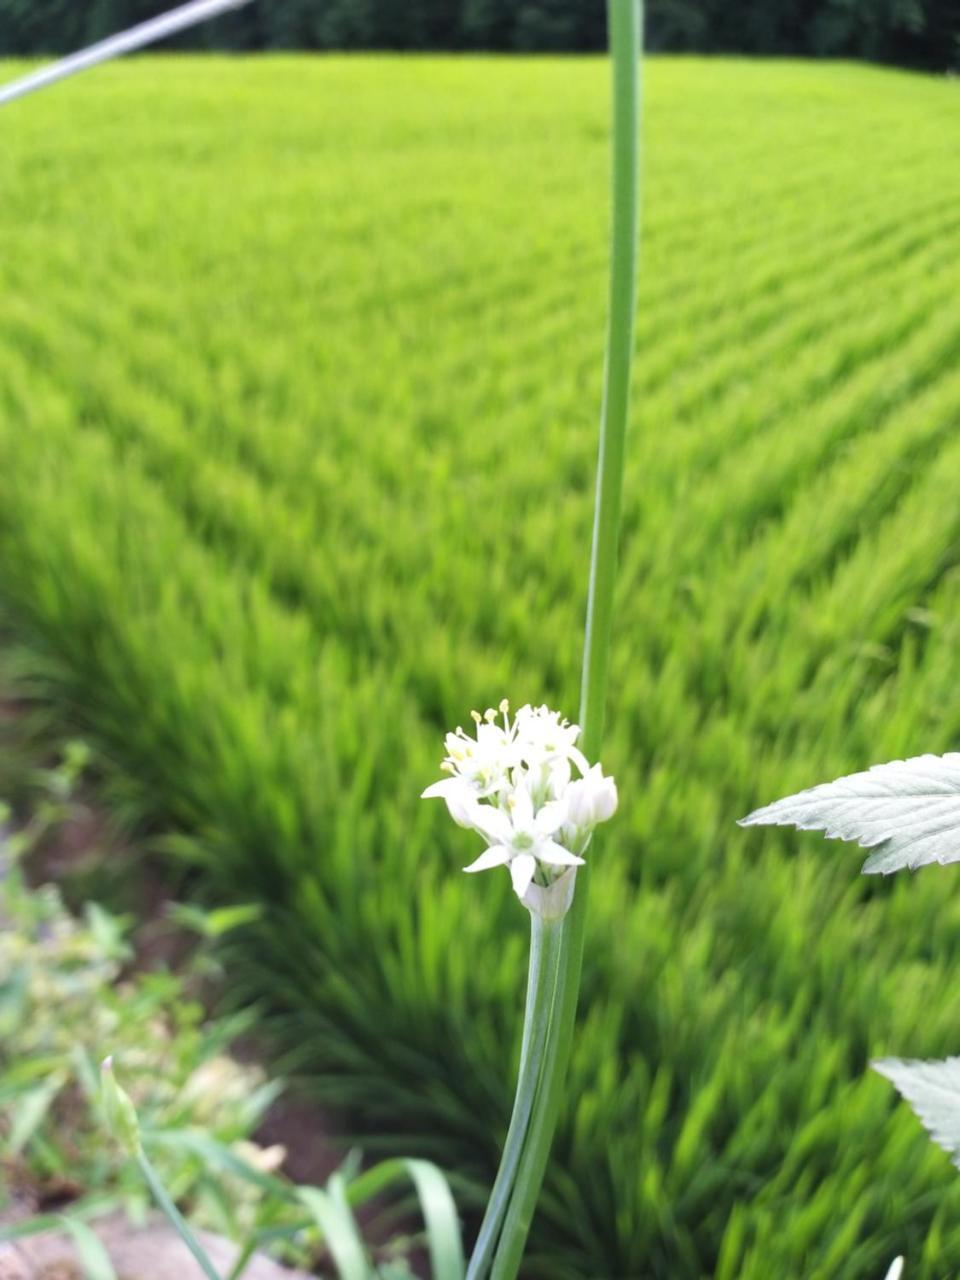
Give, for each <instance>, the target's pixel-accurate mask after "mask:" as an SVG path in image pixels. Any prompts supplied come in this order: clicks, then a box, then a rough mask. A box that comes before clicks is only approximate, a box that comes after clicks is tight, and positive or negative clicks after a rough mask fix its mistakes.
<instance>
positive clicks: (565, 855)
mask: <svg viewBox="0 0 960 1280" xmlns="http://www.w3.org/2000/svg"><path fill="white" fill-rule="evenodd" d="M537 857H538V858H539V859H540V861H541V862H546V863H547V864H548V865H549V866H551V867H582V866H583V865H584V863H583V859H582V858H578V857H577V855H576V854H575V853H571V852H570V850H569V849H565V848H564V847H563V845H562V844H557V842H556V840H544V842H543V844H538V845H537Z"/></svg>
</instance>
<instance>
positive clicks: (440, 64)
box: [0, 58, 960, 1280]
mask: <svg viewBox="0 0 960 1280" xmlns="http://www.w3.org/2000/svg"><path fill="white" fill-rule="evenodd" d="M606 91H607V82H606V74H605V68H604V66H603V65H602V64H601V63H600V62H599V61H591V60H582V61H573V60H557V61H552V60H533V61H526V62H525V61H519V60H513V61H498V60H489V59H487V60H469V59H451V60H442V59H437V60H414V61H402V60H396V59H385V58H377V59H360V58H357V59H320V60H306V59H294V58H290V59H264V60H261V61H258V62H241V61H229V60H200V59H184V60H178V61H172V60H170V61H162V60H144V61H139V62H136V63H129V64H126V65H123V66H115V67H111V68H109V69H106V70H104V71H103V72H101V73H98V75H97V76H96V77H93V76H91V77H90V78H88V79H86V80H83V81H77V82H76V83H74V84H71V85H70V86H65V87H63V88H62V89H60V90H58V91H57V92H51V93H49V94H47V95H44V96H43V97H40V98H37V99H35V100H34V101H32V102H24V103H23V104H20V105H18V106H17V107H16V108H11V109H9V110H8V111H7V112H5V113H4V115H3V116H2V118H0V129H2V146H0V234H2V238H3V243H4V246H5V251H4V254H3V256H2V261H0V276H2V281H3V296H4V305H3V307H2V308H0V565H2V576H0V591H2V593H3V596H4V598H5V600H6V601H7V603H8V604H9V605H10V606H12V607H13V608H14V610H15V611H16V613H17V614H18V616H19V619H20V623H21V626H22V628H23V634H24V635H25V636H27V637H28V638H29V640H30V641H31V643H32V644H33V645H34V647H35V649H36V651H37V653H38V654H40V655H42V656H43V657H44V658H45V659H46V660H47V669H48V673H49V677H50V680H51V683H52V684H54V685H55V688H56V692H57V694H58V696H59V697H60V698H61V699H62V700H63V702H64V703H65V705H67V706H68V707H70V708H71V709H72V711H73V714H74V716H75V717H76V718H77V719H78V720H79V721H80V722H81V725H82V727H83V729H84V730H85V731H86V732H88V733H90V734H91V735H93V736H95V737H96V739H97V740H98V741H99V742H100V744H101V745H102V746H103V747H104V748H105V749H106V750H107V751H108V752H109V753H110V754H111V755H112V756H113V758H114V759H115V761H116V763H117V765H118V768H119V770H120V772H121V776H122V777H124V778H126V780H127V784H126V786H125V787H124V788H123V790H122V793H121V795H120V800H121V802H123V803H125V804H127V805H129V806H130V807H131V808H133V809H134V810H135V811H136V812H138V813H141V814H143V815H146V816H149V817H151V818H156V819H159V820H162V821H164V822H167V823H172V824H174V825H175V826H176V827H177V828H178V829H179V830H181V831H182V832H184V833H186V834H187V835H189V837H190V839H189V840H187V841H181V842H180V844H179V846H178V847H179V849H180V850H181V851H182V852H184V853H186V854H188V855H189V856H192V857H195V858H200V859H202V860H203V862H204V863H205V865H206V866H207V867H208V869H209V872H210V875H211V877H212V879H213V882H214V884H215V885H216V886H217V889H218V892H219V893H221V894H222V895H229V896H240V897H244V898H247V897H250V896H251V895H256V896H257V897H260V898H262V899H263V900H264V901H265V902H267V903H268V904H270V912H269V914H268V918H267V921H268V922H267V925H266V927H265V929H264V932H263V935H262V936H261V937H259V938H258V939H256V942H255V945H252V946H250V947H248V948H247V949H246V950H245V952H244V954H242V955H239V956H238V957H237V959H236V965H235V969H234V972H235V975H236V979H237V984H238V991H245V992H248V993H252V992H256V993H258V994H263V993H267V994H268V995H269V997H270V1000H271V1002H272V1005H273V1008H274V1009H275V1010H276V1011H277V1012H278V1013H279V1014H281V1015H282V1016H285V1019H286V1022H285V1031H286V1034H287V1038H288V1040H289V1042H290V1043H291V1044H293V1045H295V1046H296V1047H297V1048H298V1049H299V1051H300V1062H301V1063H302V1065H303V1067H304V1068H305V1069H306V1070H308V1071H309V1072H310V1073H311V1075H312V1077H313V1079H314V1080H315V1082H316V1085H317V1088H318V1089H319V1090H320V1091H321V1092H322V1093H323V1094H324V1096H325V1097H327V1098H328V1099H329V1100H331V1101H334V1102H339V1103H347V1104H350V1105H352V1106H354V1107H356V1108H357V1109H358V1113H359V1122H360V1124H362V1126H363V1127H364V1128H366V1129H370V1130H373V1131H376V1132H377V1133H379V1134H380V1135H382V1136H383V1137H384V1139H385V1140H386V1142H387V1143H388V1144H389V1142H390V1140H392V1139H397V1140H399V1142H400V1143H401V1144H402V1146H403V1148H404V1149H405V1150H407V1149H412V1142H414V1143H417V1144H419V1150H420V1151H421V1152H423V1153H424V1154H427V1155H432V1156H434V1157H436V1158H438V1159H440V1160H441V1161H443V1162H445V1163H446V1164H447V1165H448V1166H450V1167H452V1168H455V1169H457V1170H459V1171H460V1172H461V1173H462V1174H465V1175H472V1176H476V1177H478V1178H482V1177H487V1176H489V1174H490V1172H491V1170H492V1168H493V1166H494V1163H495V1159H496V1153H497V1148H498V1142H499V1138H500V1133H501V1131H502V1126H503V1125H504V1124H505V1121H506V1114H507V1108H508V1104H509V1084H508V1080H507V1076H508V1074H509V1073H508V1072H507V1071H506V1070H505V1062H506V1061H507V1060H509V1059H510V1056H511V1054H512V1053H514V1052H515V1048H516V1045H515V1040H516V1035H517V1032H518V1030H519V1011H520V1005H521V1001H522V987H523V972H522V970H523V950H524V929H525V921H524V920H523V919H522V918H520V916H519V915H518V912H517V910H516V907H515V904H514V903H513V902H512V901H510V895H509V889H508V886H507V885H506V884H505V883H504V884H500V885H499V886H498V885H497V884H496V883H484V884H483V885H477V884H473V883H469V882H466V881H464V880H462V879H461V878H460V877H459V876H458V869H459V867H460V866H461V865H462V863H463V861H464V857H465V854H464V848H463V844H462V841H461V840H459V839H458V833H456V832H451V831H449V830H448V824H447V823H446V822H445V821H444V818H443V815H442V814H440V813H439V812H438V811H437V810H435V809H434V808H433V807H432V806H427V805H421V804H420V803H419V801H418V800H417V796H418V794H419V791H420V790H421V788H422V787H423V785H424V784H425V782H427V781H429V780H430V779H432V778H433V777H434V775H435V769H436V760H437V754H438V742H439V734H440V732H441V731H442V729H444V728H446V727H447V726H448V725H449V724H450V723H455V722H456V721H457V719H458V718H463V716H464V714H465V711H466V710H467V709H468V708H469V706H471V705H486V704H487V703H488V702H490V701H497V700H499V698H500V697H501V696H502V695H503V694H504V693H506V694H508V695H509V696H511V697H512V698H513V699H514V700H515V701H522V700H525V699H530V700H541V699H542V700H548V701H550V702H551V703H552V704H554V705H558V706H562V707H565V708H568V709H572V708H573V707H574V706H575V702H576V689H577V676H578V669H579V659H580V633H581V623H582V614H583V606H584V601H583V595H582V593H583V583H584V581H585V576H586V562H587V549H588V533H589V524H590V505H591V496H592V493H591V487H592V471H593V464H594V448H595V432H596V426H595V421H596V405H597V399H598V391H599V375H600V362H601V345H602V338H603V307H604V297H605V282H604V265H605V264H604V246H605V235H606V209H605V194H606V165H607V154H606V125H607V96H606ZM647 105H648V139H647V150H648V155H649V165H648V175H647V183H646V185H647V228H646V240H645V250H644V252H645V261H644V267H643V272H642V288H641V313H640V323H639V334H638V356H639V363H638V376H637V393H636V396H635V406H636V407H635V417H636V428H637V429H636V431H635V434H634V437H633V441H632V447H631V456H630V462H629V473H628V478H627V495H626V528H627V537H626V544H625V548H624V574H623V583H622V593H621V595H622V599H621V615H620V617H621V626H620V633H619V639H618V643H617V647H616V652H615V656H614V678H613V686H614V690H615V706H614V708H613V712H612V716H611V723H610V734H609V742H610V746H609V750H605V757H604V758H605V763H606V764H607V765H608V766H609V768H610V769H611V770H612V771H613V772H614V773H615V775H616V776H617V778H618V781H619V782H620V785H621V794H622V796H623V799H624V807H623V814H622V816H621V817H620V819H619V821H618V825H617V830H616V832H613V833H611V835H610V836H609V838H607V839H606V840H605V841H604V842H603V844H602V845H601V846H598V848H597V851H596V854H595V858H594V863H595V874H594V876H593V888H592V893H591V914H592V920H591V936H590V940H589V943H588V955H587V968H586V974H585V989H584V998H583V1005H582V1029H581V1034H580V1038H579V1041H578V1045H577V1049H576V1051H575V1060H574V1067H573V1078H572V1080H571V1083H570V1105H569V1108H568V1113H567V1117H566V1121H565V1125H564V1128H563V1131H562V1134H561V1138H560V1141H559V1144H558V1149H557V1153H556V1157H557V1158H556V1160H555V1161H554V1166H553V1169H552V1173H551V1177H550V1181H549V1183H548V1189H547V1193H546V1195H545V1198H544V1201H543V1204H542V1209H541V1212H540V1215H539V1218H538V1223H537V1232H536V1237H535V1240H534V1250H535V1254H536V1257H535V1258H534V1259H533V1260H532V1261H531V1265H530V1274H531V1275H543V1276H549V1277H551V1280H563V1278H564V1277H580V1278H582V1277H584V1276H590V1277H596V1278H597V1280H625V1278H633V1277H641V1276H643V1277H646V1276H658V1277H671V1280H673V1278H674V1277H684V1276H686V1277H697V1276H701V1275H704V1274H711V1275H716V1276H718V1277H735V1276H736V1277H744V1278H752V1280H764V1278H766V1277H769V1276H771V1275H783V1276H788V1275H804V1276H824V1277H826V1276H830V1277H851V1278H852V1277H871V1276H873V1275H876V1274H877V1273H878V1272H879V1271H880V1268H881V1266H882V1265H883V1264H884V1263H885V1262H886V1261H888V1260H889V1257H890V1256H891V1255H892V1253H893V1252H896V1251H898V1250H901V1249H902V1250H905V1251H907V1252H908V1253H909V1254H910V1255H911V1259H912V1262H913V1273H912V1274H913V1275H915V1276H918V1277H919V1276H927V1277H931V1278H933V1277H942V1276H943V1275H944V1274H947V1273H949V1272H950V1271H951V1270H952V1269H955V1268H957V1267H958V1266H960V1226H958V1223H960V1190H958V1188H957V1187H956V1186H955V1185H954V1182H953V1179H952V1177H951V1172H950V1168H949V1165H948V1162H947V1161H946V1159H945V1158H944V1157H942V1156H941V1155H940V1154H938V1153H937V1152H936V1151H934V1150H933V1149H932V1148H929V1147H928V1145H927V1143H926V1141H925V1139H924V1137H923V1135H922V1133H921V1131H920V1130H919V1126H917V1125H916V1124H915V1122H914V1121H913V1120H912V1119H911V1118H910V1117H909V1116H908V1115H907V1114H906V1113H905V1111H904V1110H900V1111H897V1112H896V1113H894V1112H893V1099H892V1097H891V1094H890V1091H889V1090H888V1089H887V1088H886V1087H885V1086H884V1084H883V1082H882V1081H880V1080H878V1079H876V1078H873V1077H869V1076H867V1075H866V1074H865V1066H866V1062H867V1060H868V1058H869V1057H870V1056H871V1055H873V1054H881V1053H883V1054H887V1053H898V1052H903V1051H906V1050H909V1052H911V1053H913V1054H918V1055H925V1056H926V1055H931V1056H932V1055H937V1054H942V1053H948V1052H955V1051H956V1050H957V1048H958V1046H960V1031H958V1028H957V1023H956V1018H955V1016H954V1012H953V1001H952V998H951V986H950V984H951V977H952V975H954V974H955V971H956V966H957V961H958V959H960V944H958V941H957V938H958V933H957V925H958V924H960V899H957V900H955V899H954V897H953V896H952V895H951V893H950V882H951V878H952V877H953V875H954V873H953V872H952V871H949V870H947V871H942V872H939V873H938V874H937V875H935V876H919V877H917V878H916V879H908V880H906V881H903V882H898V883H884V884H879V885H878V884H875V883H867V882H861V881H859V880H858V879H857V875H856V872H857V868H858V859H857V855H856V854H855V853H852V852H851V851H850V850H848V849H845V848H840V847H837V846H831V845H829V844H824V843H822V842H819V841H816V840H812V841H810V842H800V841H798V840H797V839H796V838H794V837H793V836H789V835H786V834H777V833H773V834H767V835H765V836H763V837H760V836H758V835H757V834H756V833H750V834H749V835H748V834H746V833H743V832H740V831H738V830H737V829H736V828H735V827H734V825H733V821H734V819H735V817H737V816H738V815H740V814H742V813H744V812H746V811H747V809H749V808H750V807H751V806H752V805H753V804H754V803H756V802H758V801H760V800H766V799H769V798H770V797H772V796H774V795H777V794H781V793H783V792H786V791H788V790H791V789H796V788H797V787H800V786H803V785H806V784H808V783H810V782H813V781H816V780H818V779H820V778H823V777H829V776H834V775H835V774H837V773H840V772H843V771H846V770H850V769H853V768H860V767H863V766H864V765H865V764H866V763H868V762H870V761H872V760H876V759H884V758H890V757H894V756H898V755H903V754H910V753H915V752H918V751H922V750H939V749H944V748H947V747H949V746H951V745H953V744H955V742H956V737H957V730H958V727H960V703H958V702H957V701H956V699H955V698H954V697H953V693H954V687H955V683H956V670H957V659H956V652H957V644H958V640H960V614H958V605H960V575H958V572H957V568H958V564H960V507H958V505H957V503H956V484H957V476H958V474H960V444H958V441H957V438H956V431H955V428H956V425H957V423H958V421H960V372H958V362H957V356H958V354H960V302H958V300H957V296H958V295H957V289H958V284H960V269H958V268H957V265H956V263H957V259H958V249H960V173H958V171H957V167H956V164H955V155H956V147H957V142H958V137H960V97H958V95H957V91H956V86H954V85H952V84H950V83H947V82H943V83H940V82H936V81H933V80H925V79H918V78H911V77H908V76H904V75H900V74H894V73H885V72H880V71H875V70H867V69H859V68H851V67H842V66H822V67H812V66H803V65H796V64H790V63H778V64H763V63H752V64H748V63H739V62H732V61H731V62H722V61H712V62H702V61H695V60H684V61H660V62H656V61H655V62H654V63H653V64H652V66H651V68H650V73H649V92H648V99H647ZM798 850H802V852H798ZM505 879H506V878H505V877H504V880H505ZM945 886H946V887H945Z"/></svg>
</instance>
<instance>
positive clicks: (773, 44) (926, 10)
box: [0, 0, 960, 70]
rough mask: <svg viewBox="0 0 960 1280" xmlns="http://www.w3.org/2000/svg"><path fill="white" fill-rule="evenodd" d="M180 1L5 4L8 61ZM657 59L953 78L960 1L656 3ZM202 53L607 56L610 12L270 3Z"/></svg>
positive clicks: (209, 28)
mask: <svg viewBox="0 0 960 1280" xmlns="http://www.w3.org/2000/svg"><path fill="white" fill-rule="evenodd" d="M172 3H173V0H0V55H3V54H6V55H17V54H26V53H37V52H45V53H53V52H67V51H69V50H72V49H75V48H77V47H79V46H80V45H81V44H83V43H86V42H89V41H93V40H99V39H102V38H103V37H104V36H106V35H110V34H112V33H113V32H115V31H120V30H122V29H123V28H125V27H127V26H131V25H133V23H135V22H141V21H143V19H144V18H148V17H153V16H154V15H156V14H158V13H162V12H164V11H165V10H166V9H168V8H171V7H172ZM647 11H648V15H649V16H648V27H649V36H648V43H649V45H650V48H652V49H654V50H658V51H661V50H696V51H698V52H701V53H710V52H734V51H736V52H743V53H767V54H773V53H776V54H784V53H788V54H794V55H801V56H807V57H810V56H813V57H848V58H849V57H856V58H872V59H880V60H883V61H888V62H899V63H904V64H906V65H910V66H928V67H932V68H935V69H937V70H944V69H946V68H948V67H953V66H956V65H957V63H958V58H960V47H958V42H960V2H958V0H813V2H811V0H777V3H775V4H771V3H770V2H769V0H736V2H735V3H732V4H731V3H721V2H720V0H649V3H648V5H647ZM173 43H174V44H175V46H177V47H183V46H185V45H186V46H188V47H190V48H199V49H239V50H246V49H406V50H417V49H490V50H512V51H514V52H536V53H549V52H554V51H561V50H562V51H591V52H592V51H596V50H600V49H604V48H606V27H605V5H604V3H603V0H520V2H519V3H511V2H510V0H380V2H379V3H376V4H374V3H373V2H372V0H259V2H258V3H256V4H253V5H251V6H250V7H249V8H247V9H244V10H243V11H241V12H239V13H233V14H229V15H226V16H224V17H221V18H218V19H216V20H215V21H213V22H210V23H206V24H204V25H203V26H202V27H198V28H197V29H195V30H194V31H192V32H190V33H188V34H186V35H183V36H179V37H177V38H176V39H175V41H174V42H173Z"/></svg>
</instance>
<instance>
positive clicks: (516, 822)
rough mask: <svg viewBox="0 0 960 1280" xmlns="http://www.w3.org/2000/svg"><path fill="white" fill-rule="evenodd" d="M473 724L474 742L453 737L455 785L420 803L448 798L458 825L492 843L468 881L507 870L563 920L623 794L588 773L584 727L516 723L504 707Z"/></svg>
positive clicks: (545, 912) (529, 720)
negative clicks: (596, 832)
mask: <svg viewBox="0 0 960 1280" xmlns="http://www.w3.org/2000/svg"><path fill="white" fill-rule="evenodd" d="M473 719H474V721H475V723H476V736H475V737H471V736H470V735H469V734H467V733H464V731H463V729H460V728H458V729H457V731H456V732H455V733H448V734H447V737H446V748H447V755H446V758H445V759H444V761H443V764H442V765H441V768H442V769H443V770H444V771H445V772H446V773H447V774H449V775H450V776H449V777H446V778H444V779H442V780H441V781H440V782H435V783H434V784H433V785H432V786H430V787H427V789H426V791H424V793H423V796H424V798H425V799H430V798H431V797H433V796H440V797H442V798H443V799H444V800H445V801H446V803H447V808H448V809H449V810H450V816H451V817H452V818H453V820H454V821H455V822H457V823H459V824H460V826H461V827H467V828H469V829H471V830H473V831H477V832H479V834H480V835H482V836H483V838H484V839H485V840H486V842H487V845H488V848H487V849H486V851H485V852H484V853H482V854H481V855H480V857H479V858H477V859H476V861H475V862H472V863H471V864H470V866H468V867H465V868H464V870H465V871H486V870H487V869H488V868H490V867H502V866H506V867H509V868H510V875H511V878H512V880H513V887H514V890H515V891H516V893H517V896H518V897H519V898H520V899H521V901H522V902H523V903H524V904H525V905H526V906H527V907H529V909H530V910H531V911H534V912H536V913H537V914H539V915H542V916H544V917H549V918H554V917H558V916H562V915H563V914H564V913H565V912H566V910H567V908H568V907H569V905H570V901H571V899H572V895H573V881H574V876H575V875H576V868H577V867H578V866H582V865H583V854H584V852H585V851H586V848H587V845H588V844H589V843H590V837H591V836H592V834H593V829H594V827H595V826H596V825H597V823H599V822H605V821H606V820H607V818H609V817H611V816H612V815H613V813H614V811H615V810H616V807H617V788H616V784H615V783H614V781H613V779H612V778H607V777H604V775H603V771H602V770H601V768H600V766H599V765H598V764H595V765H593V766H592V767H591V766H590V765H589V764H588V763H587V761H586V759H585V758H584V756H583V753H582V752H581V751H580V750H578V748H577V745H576V742H577V738H578V737H579V736H580V728H579V726H578V725H575V724H569V723H568V722H567V721H566V720H564V719H562V718H561V717H560V715H559V714H558V712H556V711H550V710H549V708H547V707H530V706H525V707H521V708H520V710H519V711H518V712H517V713H516V715H515V716H514V717H513V719H512V720H511V718H510V708H509V705H508V703H507V702H506V701H504V702H501V704H500V713H499V717H498V714H497V712H496V711H493V710H492V709H491V710H489V711H487V713H486V715H483V716H481V715H479V714H478V713H477V712H476V711H474V712H473ZM574 770H576V774H577V775H579V776H576V775H575V774H574Z"/></svg>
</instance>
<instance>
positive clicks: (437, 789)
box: [420, 778, 463, 800]
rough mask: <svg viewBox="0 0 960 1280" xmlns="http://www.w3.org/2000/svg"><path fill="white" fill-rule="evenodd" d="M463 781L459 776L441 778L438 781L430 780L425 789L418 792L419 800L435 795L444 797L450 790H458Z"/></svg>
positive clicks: (431, 797)
mask: <svg viewBox="0 0 960 1280" xmlns="http://www.w3.org/2000/svg"><path fill="white" fill-rule="evenodd" d="M462 789H463V783H462V782H461V780H460V779H459V778H441V779H440V781H439V782H431V783H430V786H429V787H427V789H426V791H421V792H420V799H421V800H433V799H434V798H435V797H437V796H442V797H443V799H446V798H447V796H448V795H449V794H450V792H451V791H460V790H462Z"/></svg>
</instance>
